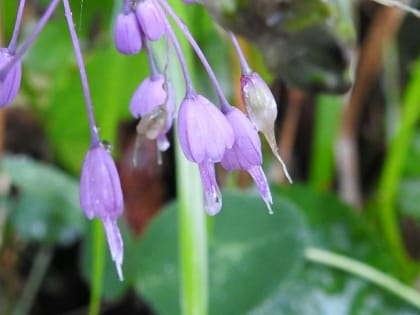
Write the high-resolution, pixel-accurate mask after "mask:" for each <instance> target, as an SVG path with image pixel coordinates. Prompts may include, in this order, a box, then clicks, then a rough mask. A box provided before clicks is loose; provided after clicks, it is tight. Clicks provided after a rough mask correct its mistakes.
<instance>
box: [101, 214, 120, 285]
mask: <svg viewBox="0 0 420 315" xmlns="http://www.w3.org/2000/svg"><path fill="white" fill-rule="evenodd" d="M103 223H104V228H105V234H106V238H107V241H108V247H109V250H110V252H111V257H112V260H113V261H114V263H115V267H116V268H117V272H118V278H119V279H120V281H123V280H124V278H123V274H122V262H123V256H124V253H123V251H124V250H123V241H122V237H121V233H120V230H119V229H118V225H117V222H116V221H114V220H104V221H103Z"/></svg>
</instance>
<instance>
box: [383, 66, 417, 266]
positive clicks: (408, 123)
mask: <svg viewBox="0 0 420 315" xmlns="http://www.w3.org/2000/svg"><path fill="white" fill-rule="evenodd" d="M419 86H420V60H419V61H418V62H417V64H416V66H415V67H414V69H413V73H412V78H411V80H410V82H409V84H408V87H407V90H406V92H405V94H404V100H403V104H402V108H403V112H402V116H401V122H400V126H399V127H398V128H397V132H396V134H395V136H394V137H393V140H392V141H391V144H390V147H389V150H388V152H389V153H388V155H387V156H386V160H385V163H384V168H383V171H382V176H381V178H380V181H379V189H378V198H379V199H378V201H379V207H378V211H379V213H378V217H379V218H380V220H381V225H382V230H383V233H384V236H385V238H386V239H387V241H388V243H389V244H390V246H391V249H392V251H393V253H394V254H395V255H396V258H397V259H398V261H399V262H400V264H404V263H405V262H406V261H407V257H406V254H405V250H404V245H403V242H402V239H401V233H400V229H399V225H398V217H397V209H396V206H395V203H396V197H397V193H398V185H399V183H400V180H401V177H402V172H403V167H404V162H405V159H406V156H407V153H408V150H409V148H410V145H411V143H412V141H413V137H414V131H415V127H416V123H417V122H418V121H419V118H420V90H419V88H418V87H419Z"/></svg>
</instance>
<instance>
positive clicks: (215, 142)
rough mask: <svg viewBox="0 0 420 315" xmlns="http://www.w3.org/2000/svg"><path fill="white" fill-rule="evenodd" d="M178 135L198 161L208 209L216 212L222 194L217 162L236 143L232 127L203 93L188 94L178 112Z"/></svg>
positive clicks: (183, 148) (183, 147)
mask: <svg viewBox="0 0 420 315" xmlns="http://www.w3.org/2000/svg"><path fill="white" fill-rule="evenodd" d="M178 135H179V141H180V144H181V147H182V150H183V152H184V154H185V156H186V158H187V159H188V160H190V161H193V162H196V163H197V164H198V167H199V170H200V175H201V180H202V182H203V187H204V202H205V209H206V211H207V213H208V214H209V215H215V214H217V213H218V212H219V211H220V209H221V207H222V197H221V193H220V189H219V186H218V184H217V181H216V175H215V169H214V163H217V162H220V161H221V159H222V158H223V156H224V154H225V151H226V149H230V148H231V147H232V146H233V142H234V134H233V130H232V127H231V126H230V124H229V123H228V121H227V120H226V118H225V116H224V115H223V114H222V113H221V112H220V110H219V109H218V108H217V107H216V106H215V105H213V104H212V103H211V102H210V101H209V100H208V99H206V98H205V97H203V96H201V95H195V96H190V97H187V98H185V99H184V100H183V102H182V103H181V106H180V109H179V114H178Z"/></svg>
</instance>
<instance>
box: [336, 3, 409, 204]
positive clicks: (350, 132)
mask: <svg viewBox="0 0 420 315" xmlns="http://www.w3.org/2000/svg"><path fill="white" fill-rule="evenodd" d="M403 17H404V12H402V11H401V10H398V9H393V8H388V7H384V8H381V9H379V10H378V12H377V13H376V16H375V18H374V21H373V22H372V24H371V26H370V29H369V32H368V34H367V36H366V39H365V43H364V45H363V47H362V49H361V51H360V55H359V61H358V65H357V70H356V78H355V82H354V86H353V89H352V91H351V95H350V99H349V102H348V104H347V107H346V109H345V110H344V113H343V124H342V128H341V131H340V135H339V139H338V142H337V145H336V159H337V168H338V173H339V176H338V181H339V193H340V195H341V197H342V198H343V199H344V200H346V201H347V202H349V203H350V204H352V205H354V206H356V207H360V205H361V204H362V194H361V188H360V178H359V159H358V156H359V155H358V149H357V132H356V131H357V130H358V128H357V127H358V125H359V119H360V114H361V111H362V108H363V104H364V100H365V97H366V95H367V93H368V91H369V90H370V89H371V88H372V83H373V81H374V79H375V77H376V75H377V73H378V71H379V69H380V67H381V66H382V56H383V54H384V49H385V47H386V45H387V44H388V43H389V42H390V41H391V39H392V38H393V37H394V35H395V33H396V32H397V30H398V27H399V26H400V24H401V21H402V18H403Z"/></svg>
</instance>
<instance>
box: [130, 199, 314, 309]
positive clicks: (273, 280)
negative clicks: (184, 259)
mask: <svg viewBox="0 0 420 315" xmlns="http://www.w3.org/2000/svg"><path fill="white" fill-rule="evenodd" d="M223 202H224V206H223V210H222V212H221V213H220V214H219V215H217V216H216V217H215V218H214V221H213V222H212V227H211V229H210V237H209V246H210V248H209V254H208V256H209V270H210V299H209V301H210V314H248V313H249V312H250V311H251V310H252V309H255V308H257V307H258V306H259V305H261V304H262V303H264V301H265V300H266V299H267V298H268V297H269V296H270V295H271V293H272V292H274V291H276V290H277V289H278V288H280V287H282V286H285V285H286V284H287V283H288V282H289V281H293V279H294V276H295V275H296V273H297V272H298V271H299V269H300V267H301V265H302V258H303V256H302V254H303V247H304V244H305V241H306V237H305V236H306V235H305V228H304V226H305V223H304V221H303V220H302V217H301V216H300V215H299V212H298V210H297V208H296V207H295V206H293V205H292V204H290V203H288V202H287V201H285V200H284V199H282V198H276V199H275V205H274V211H275V214H274V215H273V216H270V215H268V213H267V210H266V209H265V205H264V203H263V202H262V201H261V200H260V198H259V197H258V196H256V195H247V194H244V193H239V192H236V193H226V194H225V195H224V197H223ZM176 223H177V218H176V206H172V207H170V208H169V209H166V210H164V212H163V213H162V215H160V216H159V217H158V218H156V220H155V221H154V222H153V223H152V224H151V226H150V227H149V229H148V230H147V232H146V234H145V235H144V237H143V239H142V241H141V243H140V246H139V253H140V254H139V256H140V257H139V258H140V259H139V261H138V264H139V266H138V268H139V271H138V278H137V284H136V288H137V290H138V291H139V293H140V294H141V295H142V296H144V297H145V298H146V300H147V301H149V303H151V306H152V307H153V308H154V309H155V310H156V311H157V313H158V314H161V315H164V314H180V310H179V293H178V292H179V290H178V287H179V282H178V281H179V280H178V258H177V257H178V255H177V235H178V232H177V226H176ZM191 276H194V275H191Z"/></svg>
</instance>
